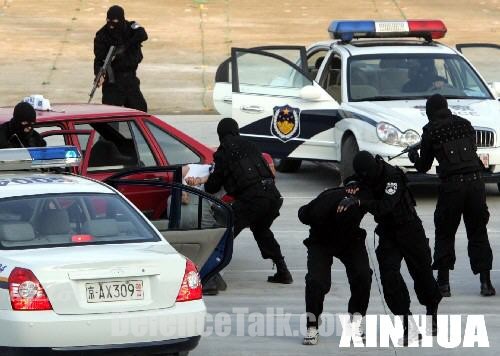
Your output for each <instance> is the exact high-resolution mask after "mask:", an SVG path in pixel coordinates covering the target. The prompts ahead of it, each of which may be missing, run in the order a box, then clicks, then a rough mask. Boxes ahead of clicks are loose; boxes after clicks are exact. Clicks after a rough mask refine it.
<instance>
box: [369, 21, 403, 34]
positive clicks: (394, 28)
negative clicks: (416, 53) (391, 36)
mask: <svg viewBox="0 0 500 356" xmlns="http://www.w3.org/2000/svg"><path fill="white" fill-rule="evenodd" d="M375 30H376V31H377V32H408V31H410V29H409V27H408V23H407V22H406V21H404V22H402V21H394V22H391V21H382V22H375Z"/></svg>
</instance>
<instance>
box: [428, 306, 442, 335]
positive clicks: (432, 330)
mask: <svg viewBox="0 0 500 356" xmlns="http://www.w3.org/2000/svg"><path fill="white" fill-rule="evenodd" d="M438 306H439V304H433V305H428V306H427V307H426V308H427V315H429V316H431V320H432V322H431V325H427V334H430V335H432V336H437V330H438V329H437V312H438Z"/></svg>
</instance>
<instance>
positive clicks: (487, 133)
mask: <svg viewBox="0 0 500 356" xmlns="http://www.w3.org/2000/svg"><path fill="white" fill-rule="evenodd" d="M476 145H477V147H493V146H494V145H495V132H494V131H493V130H484V129H482V130H478V129H476Z"/></svg>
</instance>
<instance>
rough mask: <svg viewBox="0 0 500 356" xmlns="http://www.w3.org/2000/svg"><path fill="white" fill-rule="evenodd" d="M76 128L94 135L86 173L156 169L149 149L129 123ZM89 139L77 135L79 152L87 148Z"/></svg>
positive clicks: (122, 122)
mask: <svg viewBox="0 0 500 356" xmlns="http://www.w3.org/2000/svg"><path fill="white" fill-rule="evenodd" d="M75 128H76V129H81V130H93V131H94V132H95V135H94V140H93V143H92V147H91V149H90V157H89V161H88V162H89V163H88V168H87V171H88V172H95V171H113V170H120V169H124V168H136V167H143V166H146V165H153V166H155V165H156V161H155V160H154V156H153V153H152V151H151V149H150V148H149V146H148V145H147V143H146V141H145V139H144V137H143V135H142V133H141V132H140V130H139V129H138V128H137V124H136V123H135V122H134V121H132V120H125V121H113V122H99V123H90V124H75ZM132 131H133V132H134V133H132ZM88 139H89V135H78V140H79V143H80V147H81V148H82V150H83V149H84V148H85V147H86V146H87V141H88ZM134 139H135V141H134ZM82 154H86V152H85V153H84V152H82Z"/></svg>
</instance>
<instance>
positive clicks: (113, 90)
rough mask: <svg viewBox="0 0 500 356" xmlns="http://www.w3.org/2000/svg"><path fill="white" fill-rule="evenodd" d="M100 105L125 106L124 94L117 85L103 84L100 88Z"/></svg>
mask: <svg viewBox="0 0 500 356" xmlns="http://www.w3.org/2000/svg"><path fill="white" fill-rule="evenodd" d="M102 103H103V104H106V105H115V106H123V105H124V104H125V93H124V92H123V90H122V89H121V88H120V86H119V85H118V84H117V83H114V84H109V83H105V84H104V85H103V86H102Z"/></svg>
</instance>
